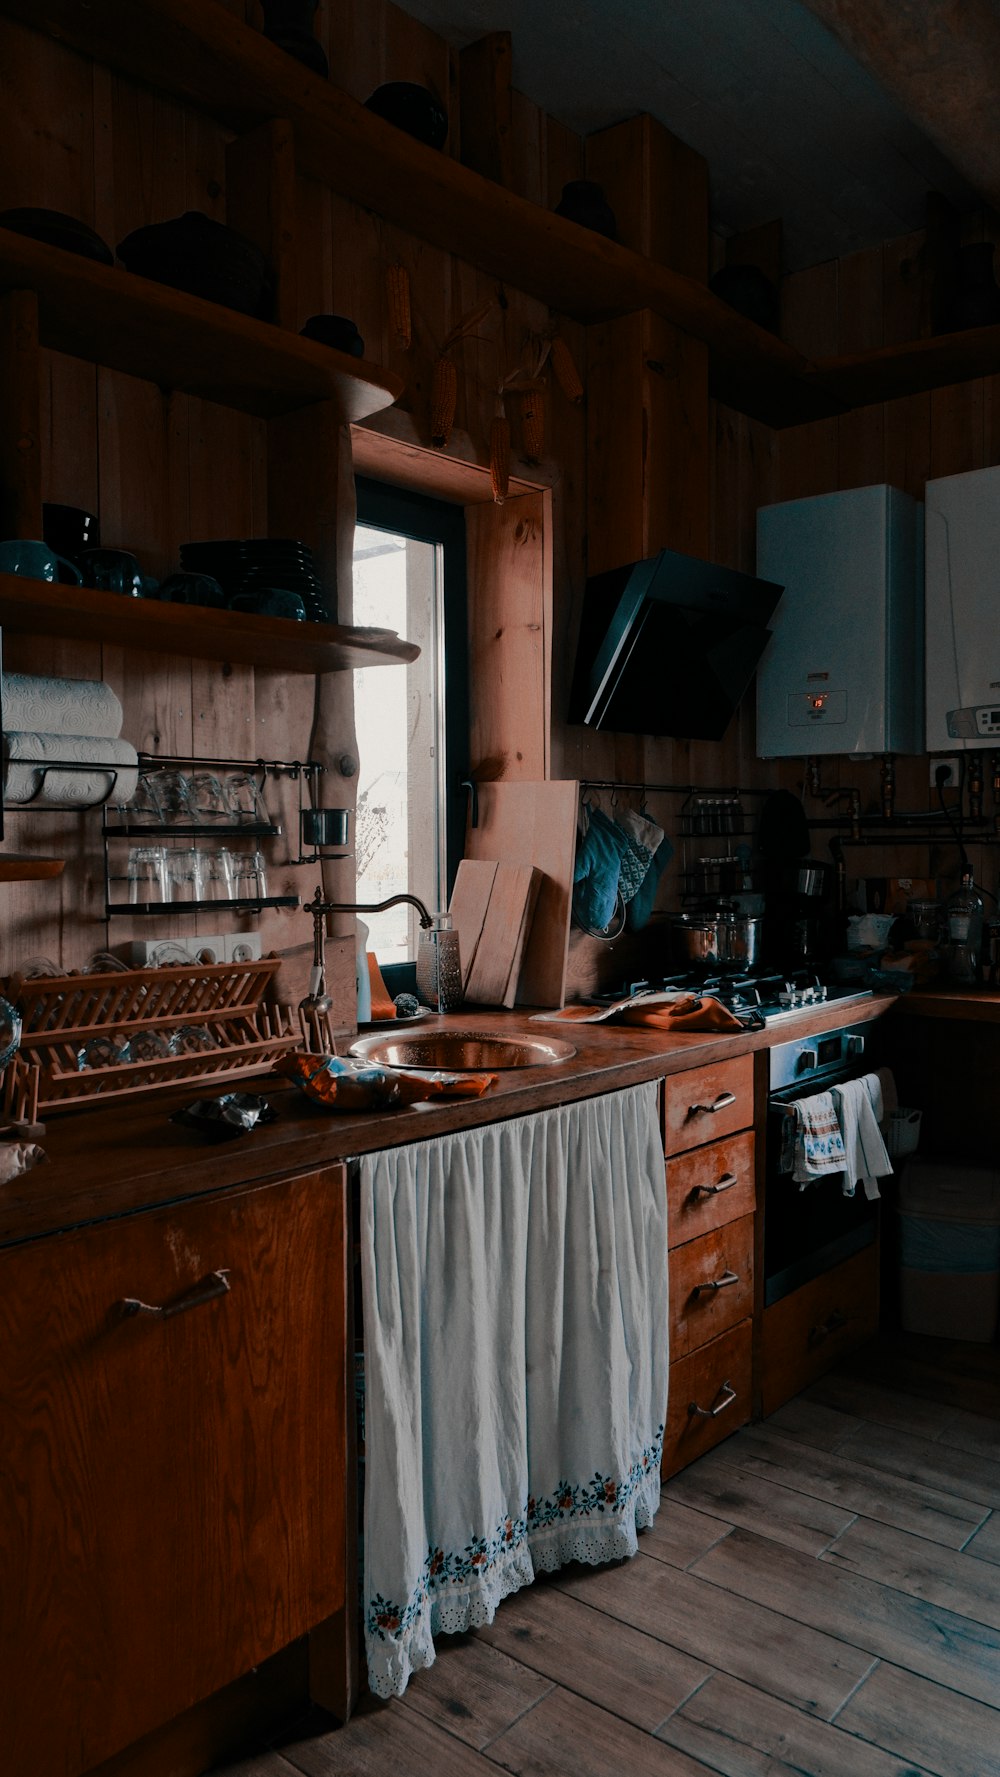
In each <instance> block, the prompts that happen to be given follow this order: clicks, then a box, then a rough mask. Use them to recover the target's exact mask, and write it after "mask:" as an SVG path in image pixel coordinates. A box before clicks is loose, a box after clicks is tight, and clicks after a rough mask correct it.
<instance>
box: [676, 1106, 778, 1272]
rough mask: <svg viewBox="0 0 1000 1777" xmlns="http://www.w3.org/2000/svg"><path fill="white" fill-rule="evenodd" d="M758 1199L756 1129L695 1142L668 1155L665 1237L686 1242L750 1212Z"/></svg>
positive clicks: (677, 1244) (751, 1212)
mask: <svg viewBox="0 0 1000 1777" xmlns="http://www.w3.org/2000/svg"><path fill="white" fill-rule="evenodd" d="M756 1202H757V1190H756V1180H755V1177H754V1137H753V1130H752V1129H748V1130H747V1131H746V1132H745V1134H743V1135H734V1136H731V1137H730V1139H729V1140H728V1141H715V1142H711V1143H710V1144H709V1146H708V1147H705V1148H691V1149H690V1151H689V1152H688V1153H686V1154H679V1155H678V1156H677V1158H676V1160H668V1161H667V1238H668V1241H669V1244H670V1246H671V1247H674V1246H683V1245H684V1243H685V1241H687V1240H696V1239H697V1237H698V1235H699V1234H708V1233H710V1232H711V1230H712V1229H713V1228H721V1227H723V1226H724V1225H725V1223H726V1222H735V1221H737V1220H738V1219H739V1217H740V1216H746V1215H752V1214H753V1212H754V1208H755V1206H756Z"/></svg>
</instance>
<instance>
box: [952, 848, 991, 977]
mask: <svg viewBox="0 0 1000 1777" xmlns="http://www.w3.org/2000/svg"><path fill="white" fill-rule="evenodd" d="M983 913H984V908H983V898H982V896H981V895H980V894H979V892H978V890H977V889H976V887H975V884H974V882H973V880H972V871H971V870H966V871H964V872H963V875H962V886H961V888H958V889H956V890H955V893H954V894H953V895H949V897H948V899H947V901H946V902H945V919H946V922H947V930H948V945H947V949H946V952H945V961H946V967H947V972H948V979H949V980H950V981H953V982H955V984H956V986H959V987H974V986H975V985H976V984H977V983H978V981H979V978H980V966H981V960H982V948H983Z"/></svg>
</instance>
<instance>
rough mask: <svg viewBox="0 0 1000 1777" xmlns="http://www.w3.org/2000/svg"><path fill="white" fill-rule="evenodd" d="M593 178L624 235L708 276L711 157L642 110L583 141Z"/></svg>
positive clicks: (625, 241) (676, 266) (666, 260)
mask: <svg viewBox="0 0 1000 1777" xmlns="http://www.w3.org/2000/svg"><path fill="white" fill-rule="evenodd" d="M584 152H585V159H586V167H587V177H588V179H595V180H596V181H597V183H598V184H599V185H601V186H602V187H603V188H604V191H605V193H606V195H607V198H608V202H609V203H610V205H611V208H612V210H613V211H614V213H615V220H616V222H617V225H618V239H619V241H620V242H621V243H622V245H623V246H624V247H631V248H632V249H633V250H634V251H635V252H636V253H641V254H643V256H644V257H645V258H647V259H655V260H657V261H658V262H659V263H660V264H661V265H669V266H670V267H671V268H672V269H673V270H674V271H679V272H683V273H684V275H685V276H686V277H689V278H698V279H699V280H700V281H701V282H702V283H705V282H707V279H708V257H709V251H708V162H707V161H706V160H705V159H704V158H703V156H702V155H700V154H698V153H696V151H695V150H694V149H693V148H689V147H688V145H687V143H686V142H681V141H680V140H679V139H678V138H677V137H676V136H674V135H672V134H671V132H670V131H669V130H668V129H665V128H664V126H663V125H662V124H661V123H659V122H658V121H657V119H656V118H655V117H650V116H649V114H648V112H642V113H640V114H639V115H638V116H636V117H629V118H626V119H625V121H624V122H622V123H616V124H612V125H611V126H610V127H609V128H608V129H603V130H597V131H595V132H594V134H593V135H591V136H588V137H587V139H586V142H585V144H584Z"/></svg>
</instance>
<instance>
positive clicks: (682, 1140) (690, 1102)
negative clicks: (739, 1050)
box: [663, 1055, 753, 1158]
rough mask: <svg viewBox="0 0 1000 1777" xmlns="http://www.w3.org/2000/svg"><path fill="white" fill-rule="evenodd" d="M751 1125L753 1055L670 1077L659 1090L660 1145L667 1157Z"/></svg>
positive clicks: (741, 1056)
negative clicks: (661, 1137) (661, 1128)
mask: <svg viewBox="0 0 1000 1777" xmlns="http://www.w3.org/2000/svg"><path fill="white" fill-rule="evenodd" d="M752 1126H753V1056H752V1055H738V1056H736V1058H735V1059H734V1060H733V1061H716V1062H713V1063H712V1065H711V1067H695V1068H690V1069H689V1070H688V1072H687V1073H683V1074H670V1075H668V1077H667V1079H666V1081H665V1082H664V1091H663V1146H664V1151H665V1153H666V1154H667V1157H668V1158H669V1157H670V1156H671V1155H672V1154H679V1153H682V1152H683V1150H684V1149H685V1148H697V1147H700V1146H701V1144H702V1143H703V1142H709V1141H718V1139H719V1137H720V1136H723V1135H732V1134H733V1133H734V1132H735V1131H736V1130H737V1129H750V1128H752Z"/></svg>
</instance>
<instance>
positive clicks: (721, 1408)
mask: <svg viewBox="0 0 1000 1777" xmlns="http://www.w3.org/2000/svg"><path fill="white" fill-rule="evenodd" d="M720 1396H721V1399H720V1398H719V1397H720ZM735 1399H736V1390H735V1388H734V1387H733V1385H732V1383H731V1382H724V1383H723V1384H722V1387H721V1388H720V1389H719V1394H718V1395H717V1396H716V1405H715V1406H714V1407H699V1405H698V1403H697V1401H692V1402H691V1403H690V1405H689V1406H688V1418H689V1419H695V1418H697V1419H718V1417H719V1414H720V1413H724V1412H725V1411H726V1408H727V1407H731V1406H732V1404H733V1402H734V1401H735Z"/></svg>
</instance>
